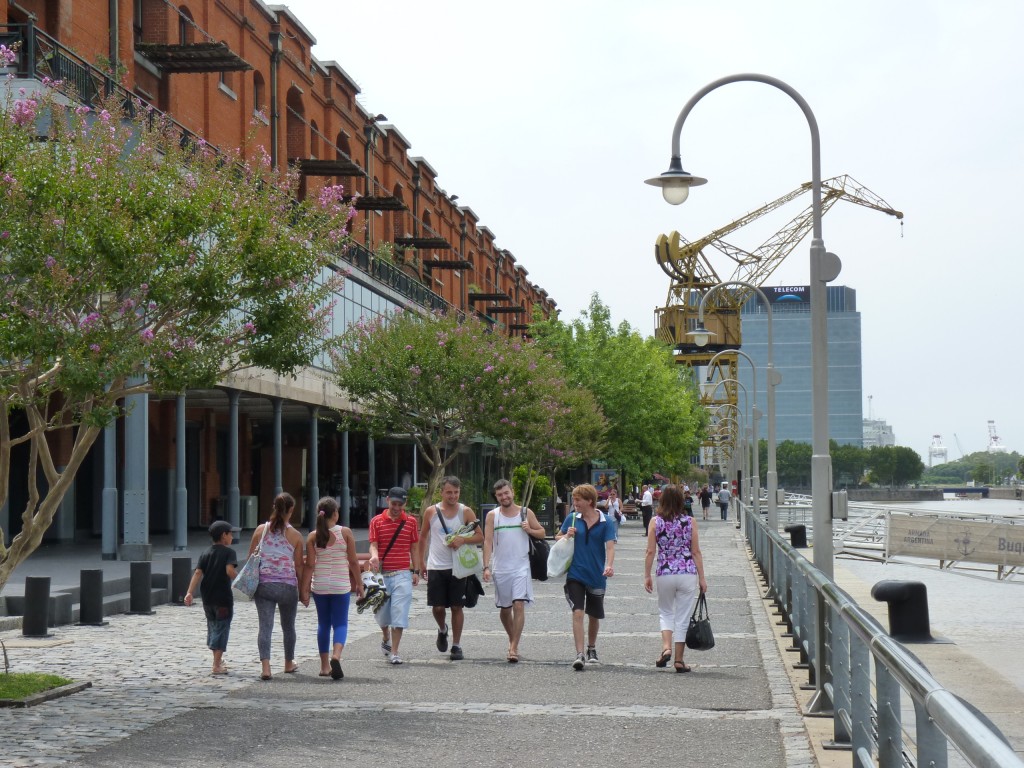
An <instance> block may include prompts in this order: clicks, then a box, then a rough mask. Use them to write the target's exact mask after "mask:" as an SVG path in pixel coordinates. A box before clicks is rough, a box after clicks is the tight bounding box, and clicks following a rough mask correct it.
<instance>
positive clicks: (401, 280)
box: [0, 0, 555, 559]
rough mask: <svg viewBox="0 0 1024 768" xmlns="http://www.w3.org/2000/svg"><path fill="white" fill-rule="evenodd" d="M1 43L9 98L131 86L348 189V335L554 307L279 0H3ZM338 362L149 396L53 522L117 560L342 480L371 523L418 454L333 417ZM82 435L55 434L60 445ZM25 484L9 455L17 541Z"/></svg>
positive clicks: (524, 315)
mask: <svg viewBox="0 0 1024 768" xmlns="http://www.w3.org/2000/svg"><path fill="white" fill-rule="evenodd" d="M0 43H3V44H5V45H8V46H9V47H10V46H11V45H12V44H18V46H19V47H18V53H19V58H18V60H17V61H16V62H15V64H14V65H13V67H12V68H11V70H12V71H10V72H8V73H7V74H8V75H12V76H13V77H7V76H6V75H5V76H4V77H3V79H2V80H0V90H2V91H4V92H5V93H0V98H4V97H5V94H6V93H10V92H12V91H15V92H16V90H17V89H18V88H26V89H27V90H29V91H31V90H33V89H38V88H41V87H42V86H41V82H42V79H43V78H44V77H50V78H52V79H55V80H60V81H62V82H63V83H64V84H65V85H64V86H63V90H64V91H65V92H66V94H67V95H68V96H69V97H71V98H73V99H76V100H78V101H82V102H85V103H92V102H93V100H94V99H96V98H97V97H99V96H101V95H105V94H115V95H120V96H123V97H124V98H128V97H129V95H131V96H134V97H137V98H140V99H142V100H143V101H145V102H147V103H149V104H152V105H153V106H155V107H156V108H157V109H159V110H161V111H162V112H165V113H167V114H168V115H169V116H170V117H172V118H173V119H174V121H175V122H176V124H177V126H178V127H179V128H180V130H181V132H182V136H183V140H186V141H194V140H197V139H198V138H202V139H203V140H205V141H206V142H208V143H209V144H212V145H214V146H215V147H218V148H235V147H242V149H243V154H244V155H246V156H247V157H251V156H252V155H253V154H254V153H256V152H258V151H261V148H263V149H265V151H266V152H267V153H268V154H269V155H270V157H271V161H272V162H273V163H274V165H275V167H278V168H280V169H281V172H282V173H284V172H285V171H286V169H287V168H289V167H293V168H295V169H296V170H298V172H299V173H300V176H301V187H300V194H303V195H306V194H316V193H317V192H318V191H319V190H320V189H321V188H322V187H324V186H326V185H332V184H343V185H344V186H345V188H346V190H351V191H352V192H353V193H354V194H355V195H356V201H355V206H356V208H357V209H358V210H359V214H360V215H359V216H358V218H357V219H356V230H355V234H354V240H355V241H356V243H357V244H356V245H354V246H353V247H352V248H350V249H349V250H348V252H347V253H346V255H345V261H346V263H344V264H339V266H341V267H343V268H345V269H347V270H348V271H349V272H350V275H349V277H348V278H347V279H346V282H345V286H344V288H343V289H342V291H341V293H340V294H339V295H338V296H337V297H336V298H337V301H338V309H337V310H336V312H335V320H334V324H335V327H334V332H335V333H340V332H342V331H343V330H344V328H345V327H346V326H347V324H349V323H351V322H354V321H355V320H357V319H359V318H360V317H367V316H374V315H378V314H382V313H386V312H389V311H391V310H394V309H396V308H398V307H403V308H407V309H414V310H418V311H423V310H435V309H455V310H458V311H461V312H466V313H469V312H475V313H477V314H479V315H481V316H483V317H485V318H486V319H487V320H488V321H489V322H491V323H492V324H493V327H494V328H495V329H496V330H498V331H500V332H503V333H509V334H521V333H523V332H524V331H525V330H526V323H527V321H528V319H529V316H530V313H531V312H532V311H533V310H534V308H539V310H540V311H541V313H542V314H543V315H544V316H550V315H552V314H553V313H554V312H555V303H554V301H553V300H552V299H551V298H550V297H549V296H548V295H547V293H546V292H545V291H544V290H543V289H542V288H540V287H538V286H536V285H534V284H533V283H531V282H530V281H529V279H528V278H527V275H528V273H527V271H526V269H525V268H524V267H523V266H522V265H521V264H520V263H519V262H518V261H517V260H516V258H515V257H514V256H513V255H512V254H511V253H510V252H509V251H508V250H505V249H502V248H499V247H498V246H497V245H496V244H495V234H494V233H493V232H491V231H490V230H489V229H488V228H487V227H486V226H482V225H481V224H480V220H479V218H478V216H477V215H476V214H475V213H474V212H473V211H472V210H471V209H470V208H468V207H465V206H458V205H456V202H455V200H454V198H453V197H449V196H448V194H447V193H446V192H445V191H444V190H443V189H441V188H440V187H439V186H438V185H437V183H436V182H437V176H438V174H437V171H436V170H435V169H434V168H433V167H432V166H431V165H430V164H429V163H428V162H427V160H426V159H424V158H422V157H415V156H412V157H411V156H410V155H409V150H410V148H411V145H410V143H409V141H408V140H407V139H406V138H405V137H404V136H403V135H402V134H401V133H400V132H399V130H398V129H397V128H396V127H395V126H393V125H390V124H389V123H387V118H386V117H384V115H374V114H370V113H368V112H367V111H365V110H364V109H363V107H362V106H361V105H360V104H358V103H357V101H356V97H357V95H358V94H359V87H358V86H357V85H356V83H355V82H354V81H353V80H352V78H351V77H350V76H349V75H348V74H346V72H345V70H344V69H342V68H341V66H340V65H339V64H338V63H336V62H334V61H326V62H321V61H319V60H317V59H316V58H314V57H313V56H312V54H311V48H312V46H313V44H314V43H315V38H314V36H313V35H312V34H311V32H310V31H309V30H308V29H306V28H305V27H304V26H303V25H302V22H301V20H300V19H298V18H296V17H295V16H294V15H293V14H292V13H291V11H289V9H288V8H287V7H285V6H283V5H266V4H264V3H263V2H260V0H191V1H190V2H176V1H172V0H106V1H105V2H104V1H103V0H77V1H76V0H0ZM111 61H116V62H117V63H118V64H117V76H116V77H114V76H112V75H111V65H110V62H111ZM328 365H329V362H328V361H327V360H326V359H323V360H320V361H318V362H317V364H316V366H315V367H314V368H313V369H310V370H307V371H305V372H303V373H302V374H300V375H299V376H298V377H296V378H295V379H291V378H289V379H284V378H279V377H276V376H272V375H266V374H263V373H260V372H243V373H239V374H235V375H233V376H231V377H229V378H228V379H226V380H225V381H224V382H222V386H221V387H219V388H217V389H214V390H204V391H190V392H188V393H186V394H185V395H184V396H183V397H173V396H172V397H165V396H160V395H152V396H148V397H147V396H143V397H142V398H141V400H142V402H139V403H136V404H135V407H134V408H133V409H132V411H131V414H130V415H129V416H128V417H127V418H125V419H122V420H121V421H120V422H119V423H118V424H116V425H113V426H111V427H109V428H108V429H107V432H106V434H105V436H104V439H103V440H101V441H99V442H98V443H97V445H96V446H95V447H94V449H93V451H92V452H91V454H90V456H89V458H88V459H87V460H86V462H85V463H84V464H83V466H82V467H81V469H80V470H79V472H78V476H77V478H76V481H75V488H74V491H72V492H70V493H69V494H68V497H67V499H66V500H65V503H64V505H63V507H62V509H61V511H60V512H59V513H58V515H57V518H56V520H55V522H54V525H53V526H52V527H51V530H50V531H49V532H48V534H47V536H48V538H49V539H51V540H69V539H73V538H75V537H82V536H86V537H89V536H98V537H101V538H102V541H103V555H104V557H105V558H114V557H118V556H120V557H121V558H123V559H144V558H148V557H149V556H150V554H151V544H150V533H151V532H152V533H167V532H173V534H174V541H175V544H176V545H178V544H181V545H183V544H184V540H185V539H184V537H185V532H186V529H187V528H189V527H202V526H205V525H207V524H208V523H209V521H210V520H212V519H214V518H215V517H224V518H226V519H228V520H231V521H232V522H235V523H238V524H240V526H241V527H243V528H249V527H253V526H254V525H255V524H256V521H258V520H261V519H264V518H265V517H266V515H267V512H268V507H269V501H270V499H271V498H272V496H273V495H274V493H275V492H276V491H277V490H279V489H282V488H283V489H284V490H288V491H289V492H291V493H292V494H293V495H295V496H296V497H297V498H300V499H301V501H300V503H302V504H303V505H304V508H305V509H307V510H308V508H309V506H310V501H311V500H312V501H314V502H315V500H316V498H317V497H318V496H320V495H322V494H328V493H329V494H332V495H336V496H338V497H339V499H340V500H341V501H342V507H343V509H346V508H349V507H351V516H352V519H351V522H352V523H353V524H356V525H359V524H365V522H366V519H367V517H368V515H369V514H370V513H371V512H372V511H373V509H374V508H375V507H376V505H377V495H378V490H379V489H380V488H383V487H388V486H390V485H394V484H398V483H402V482H404V483H405V484H408V483H410V482H415V481H416V480H417V477H416V476H417V475H418V474H419V473H418V472H417V467H416V457H415V452H414V451H413V449H412V446H411V444H410V443H409V441H408V440H401V439H398V438H396V439H394V440H385V441H374V440H372V439H370V438H368V436H366V435H365V434H361V433H356V432H351V433H347V432H339V431H338V430H337V429H335V428H334V424H333V423H332V422H331V415H332V413H333V412H334V410H335V409H340V410H344V409H345V408H346V407H348V406H349V403H348V402H347V400H346V398H345V396H344V393H343V392H339V391H337V390H336V389H335V388H334V387H333V386H332V385H331V384H330V382H329V381H327V380H326V377H325V376H324V375H323V369H324V368H326V367H327V366H328ZM140 405H142V406H144V407H138V406H140ZM325 427H329V428H325ZM69 445H70V439H69V436H68V435H66V434H65V435H62V434H61V433H55V434H54V435H53V446H54V450H55V458H57V460H58V462H59V460H60V456H61V453H62V451H64V450H65V446H69ZM65 456H66V452H65ZM487 461H488V456H487V455H486V452H485V451H484V449H482V448H480V449H477V450H475V451H473V452H472V453H471V455H470V456H469V457H467V459H466V462H465V463H464V466H463V468H462V470H463V471H464V472H466V473H469V474H470V475H471V479H470V483H469V485H470V488H471V489H472V491H473V492H475V493H476V494H477V497H478V498H479V494H480V493H481V492H482V490H483V486H484V484H485V477H486V476H487V471H486V467H487ZM179 467H181V468H182V471H181V472H179V471H178V468H179ZM26 498H27V487H26V480H25V478H24V477H23V476H19V473H18V472H16V471H14V472H12V487H11V492H10V498H9V499H8V503H7V505H5V507H4V508H3V509H2V510H0V525H2V526H3V528H4V530H5V532H6V533H7V535H8V540H9V538H10V537H11V536H13V535H15V534H16V533H17V532H18V530H19V525H20V510H21V509H23V508H24V501H25V499H26ZM478 498H473V499H471V502H472V503H476V502H477V501H478ZM11 510H15V513H14V514H12V513H11Z"/></svg>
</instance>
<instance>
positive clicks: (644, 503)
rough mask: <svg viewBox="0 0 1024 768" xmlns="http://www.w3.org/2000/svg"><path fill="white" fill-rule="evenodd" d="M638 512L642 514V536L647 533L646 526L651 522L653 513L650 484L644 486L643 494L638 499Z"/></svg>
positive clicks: (652, 497)
mask: <svg viewBox="0 0 1024 768" xmlns="http://www.w3.org/2000/svg"><path fill="white" fill-rule="evenodd" d="M640 514H641V515H643V520H644V530H643V533H642V534H641V535H642V536H646V535H647V528H648V526H649V525H650V524H651V515H653V514H654V494H653V493H652V492H651V486H649V485H645V486H644V495H643V496H642V497H641V499H640Z"/></svg>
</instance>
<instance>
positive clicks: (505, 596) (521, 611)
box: [484, 479, 568, 664]
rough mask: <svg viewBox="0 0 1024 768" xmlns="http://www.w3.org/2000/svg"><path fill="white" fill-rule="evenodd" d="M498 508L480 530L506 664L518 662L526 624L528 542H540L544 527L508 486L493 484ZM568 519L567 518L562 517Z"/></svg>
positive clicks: (501, 482)
mask: <svg viewBox="0 0 1024 768" xmlns="http://www.w3.org/2000/svg"><path fill="white" fill-rule="evenodd" d="M494 500H495V501H497V502H498V507H497V508H496V509H494V510H492V511H491V512H490V513H489V514H488V515H487V520H486V521H485V530H484V581H485V582H486V581H491V580H493V581H494V604H495V606H497V608H498V616H499V618H500V619H501V626H503V627H504V628H505V634H507V635H508V655H507V656H506V660H507V661H508V663H509V664H515V663H516V662H518V661H519V641H520V639H521V638H522V636H523V627H524V626H525V624H526V606H527V605H530V604H531V603H533V581H532V579H531V576H530V539H531V538H534V539H543V538H544V536H545V531H544V527H543V526H542V525H541V524H540V523H539V522H538V521H537V517H536V515H534V514H533V510H531V509H528V508H527V507H522V506H519V505H517V504H516V503H515V494H514V492H513V490H512V484H511V483H510V482H509V481H508V480H504V479H502V480H498V481H497V482H496V483H495V484H494ZM566 519H568V518H566Z"/></svg>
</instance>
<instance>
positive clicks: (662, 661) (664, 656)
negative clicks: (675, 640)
mask: <svg viewBox="0 0 1024 768" xmlns="http://www.w3.org/2000/svg"><path fill="white" fill-rule="evenodd" d="M670 661H672V651H662V652H661V656H659V657H658V660H657V661H656V662H654V666H656V667H659V668H663V667H667V666H668V663H669V662H670Z"/></svg>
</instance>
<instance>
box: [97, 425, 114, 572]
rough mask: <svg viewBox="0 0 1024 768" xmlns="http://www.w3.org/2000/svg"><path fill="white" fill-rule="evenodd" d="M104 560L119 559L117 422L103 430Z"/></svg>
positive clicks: (102, 549) (102, 548)
mask: <svg viewBox="0 0 1024 768" xmlns="http://www.w3.org/2000/svg"><path fill="white" fill-rule="evenodd" d="M102 534H103V535H102V542H103V544H102V547H101V551H102V553H103V559H104V560H116V559H117V420H116V419H115V420H114V421H112V422H111V423H110V424H108V425H107V426H106V428H105V429H104V430H103V519H102Z"/></svg>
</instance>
